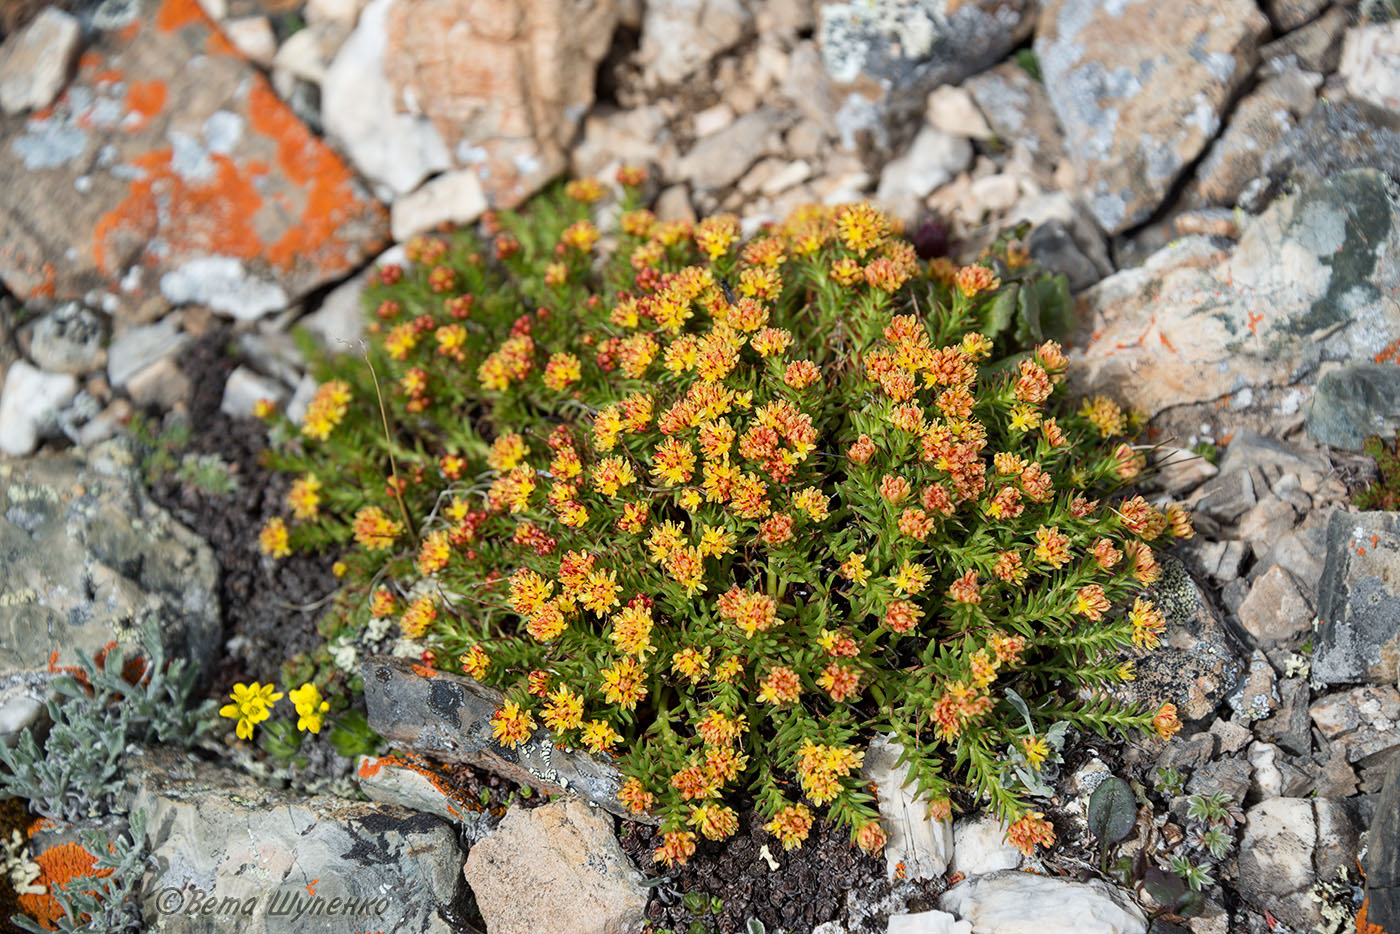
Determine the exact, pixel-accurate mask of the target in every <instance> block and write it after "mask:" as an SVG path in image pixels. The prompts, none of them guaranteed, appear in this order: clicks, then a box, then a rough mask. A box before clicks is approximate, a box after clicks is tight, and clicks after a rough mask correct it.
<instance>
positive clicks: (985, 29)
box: [817, 0, 1036, 154]
mask: <svg viewBox="0 0 1400 934" xmlns="http://www.w3.org/2000/svg"><path fill="white" fill-rule="evenodd" d="M1035 9H1036V5H1035V4H1034V3H1032V2H1029V0H971V2H954V0H875V2H868V0H832V2H826V3H823V4H821V5H820V6H819V7H818V8H817V44H818V46H819V48H820V51H821V60H822V64H823V66H824V67H825V70H826V73H827V74H828V75H829V76H830V78H831V81H832V82H833V84H834V86H835V87H834V91H835V95H836V98H837V100H838V101H840V102H841V103H840V109H839V110H838V111H837V112H836V113H835V114H834V115H832V117H831V119H832V120H833V122H834V123H835V124H836V129H837V132H838V134H839V135H840V136H841V138H842V142H843V143H844V145H845V146H846V148H848V149H853V148H856V147H857V146H859V145H861V144H862V143H864V144H865V145H866V146H867V147H868V148H869V149H870V150H871V151H872V152H873V153H884V154H888V153H889V152H890V151H891V150H893V149H897V148H898V147H899V145H900V144H901V143H903V142H904V140H905V139H907V138H908V137H907V136H905V137H904V138H903V139H901V138H899V136H898V135H897V130H898V129H899V128H900V127H902V126H909V125H910V124H909V118H910V117H912V116H913V115H914V114H917V113H920V112H922V110H923V109H924V104H925V99H926V98H927V96H928V94H929V92H930V91H932V90H933V89H934V88H936V87H938V86H939V85H941V84H957V83H958V82H959V81H961V80H962V79H963V78H965V77H967V76H968V75H972V74H976V73H977V72H979V71H981V70H982V69H984V68H987V67H989V66H991V65H993V64H995V63H996V62H998V61H1000V60H1001V59H1002V57H1003V56H1005V55H1006V54H1007V53H1008V52H1010V51H1011V50H1012V49H1014V48H1015V47H1016V45H1017V44H1018V43H1019V42H1020V41H1021V40H1022V39H1023V38H1024V37H1025V35H1026V33H1027V32H1028V31H1029V30H1030V29H1031V28H1032V26H1033V25H1034V19H1035V17H1034V12H1035ZM892 129H894V130H895V131H896V133H895V134H892V133H891V130H892Z"/></svg>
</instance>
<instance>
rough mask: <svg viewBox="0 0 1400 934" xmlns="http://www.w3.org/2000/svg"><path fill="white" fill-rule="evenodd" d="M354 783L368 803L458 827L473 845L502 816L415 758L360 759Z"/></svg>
mask: <svg viewBox="0 0 1400 934" xmlns="http://www.w3.org/2000/svg"><path fill="white" fill-rule="evenodd" d="M355 779H356V783H357V784H358V785H359V786H360V790H361V791H363V792H364V793H365V797H367V798H369V799H370V800H371V801H379V802H381V803H383V804H397V805H400V806H402V807H406V808H409V809H411V810H414V811H422V812H423V813H425V814H433V815H435V816H437V817H441V818H442V819H443V820H445V821H447V822H449V823H452V824H455V825H457V826H459V827H460V828H461V829H462V832H463V834H465V836H466V838H467V839H468V840H470V841H471V842H473V843H475V842H477V841H479V840H481V839H483V838H485V837H486V836H487V835H488V834H490V832H491V831H492V830H493V829H494V828H495V826H496V824H497V823H498V822H499V819H500V817H501V816H502V815H501V814H498V813H492V812H488V811H487V810H486V809H485V808H484V807H482V805H481V802H480V801H478V800H476V799H475V798H468V797H466V796H464V795H463V794H462V793H461V792H460V791H458V790H457V789H456V788H454V787H453V786H452V783H451V782H449V781H447V780H446V779H444V778H443V776H442V775H441V774H440V772H439V771H438V770H435V769H434V768H433V766H432V765H431V764H430V763H428V762H426V761H424V760H422V759H419V758H418V757H417V756H412V755H408V754H395V755H388V756H361V757H360V761H359V762H358V763H357V764H356V768H355ZM501 810H504V809H501Z"/></svg>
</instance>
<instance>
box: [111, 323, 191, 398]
mask: <svg viewBox="0 0 1400 934" xmlns="http://www.w3.org/2000/svg"><path fill="white" fill-rule="evenodd" d="M181 320H182V319H181V317H180V315H179V314H178V313H177V314H172V315H166V316H165V317H164V318H162V319H160V320H159V321H157V322H156V323H155V324H145V325H141V326H140V327H134V328H130V329H128V330H126V331H123V332H122V333H121V334H119V335H118V336H117V337H116V339H115V340H113V341H112V344H111V346H110V347H108V348H107V381H108V382H110V383H111V384H112V388H114V389H121V388H123V387H125V386H126V384H127V381H128V380H130V379H131V377H133V376H135V375H136V374H137V373H139V372H141V371H142V370H144V369H146V367H148V366H150V365H151V364H152V363H155V362H156V361H157V360H159V359H161V358H162V357H169V356H173V355H174V354H176V353H178V352H179V351H180V349H181V348H183V347H184V346H185V344H186V343H188V342H189V335H187V334H184V333H183V332H181V330H180V323H181Z"/></svg>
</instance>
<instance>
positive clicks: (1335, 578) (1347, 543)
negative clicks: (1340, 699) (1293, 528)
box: [1312, 510, 1400, 684]
mask: <svg viewBox="0 0 1400 934" xmlns="http://www.w3.org/2000/svg"><path fill="white" fill-rule="evenodd" d="M1318 591H1319V592H1318V607H1317V615H1318V617H1319V618H1320V619H1321V620H1322V632H1321V635H1320V637H1319V639H1318V646H1317V653H1316V654H1315V656H1314V657H1313V662H1312V677H1313V679H1314V680H1316V681H1319V682H1321V683H1322V684H1348V683H1355V682H1359V681H1364V682H1369V683H1371V684H1395V683H1397V680H1400V516H1397V514H1396V513H1393V512H1361V513H1348V512H1342V511H1341V510H1338V511H1337V512H1334V513H1333V514H1332V518H1331V521H1329V522H1328V523H1327V560H1326V563H1325V564H1324V565H1323V569H1322V580H1321V583H1320V584H1319V587H1318Z"/></svg>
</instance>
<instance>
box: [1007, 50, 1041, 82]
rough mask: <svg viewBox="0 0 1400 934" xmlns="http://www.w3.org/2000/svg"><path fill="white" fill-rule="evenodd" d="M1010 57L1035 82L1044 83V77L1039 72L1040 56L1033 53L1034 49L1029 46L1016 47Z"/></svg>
mask: <svg viewBox="0 0 1400 934" xmlns="http://www.w3.org/2000/svg"><path fill="white" fill-rule="evenodd" d="M1012 58H1014V59H1015V60H1016V64H1018V65H1020V66H1021V68H1022V70H1024V71H1025V73H1026V74H1028V75H1030V76H1031V78H1032V79H1033V80H1034V81H1035V82H1036V83H1037V84H1044V83H1045V78H1044V76H1043V75H1041V73H1040V58H1039V57H1038V56H1037V55H1036V54H1035V50H1034V49H1032V48H1029V47H1027V48H1024V49H1017V50H1016V53H1015V54H1014V55H1013V56H1012Z"/></svg>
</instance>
